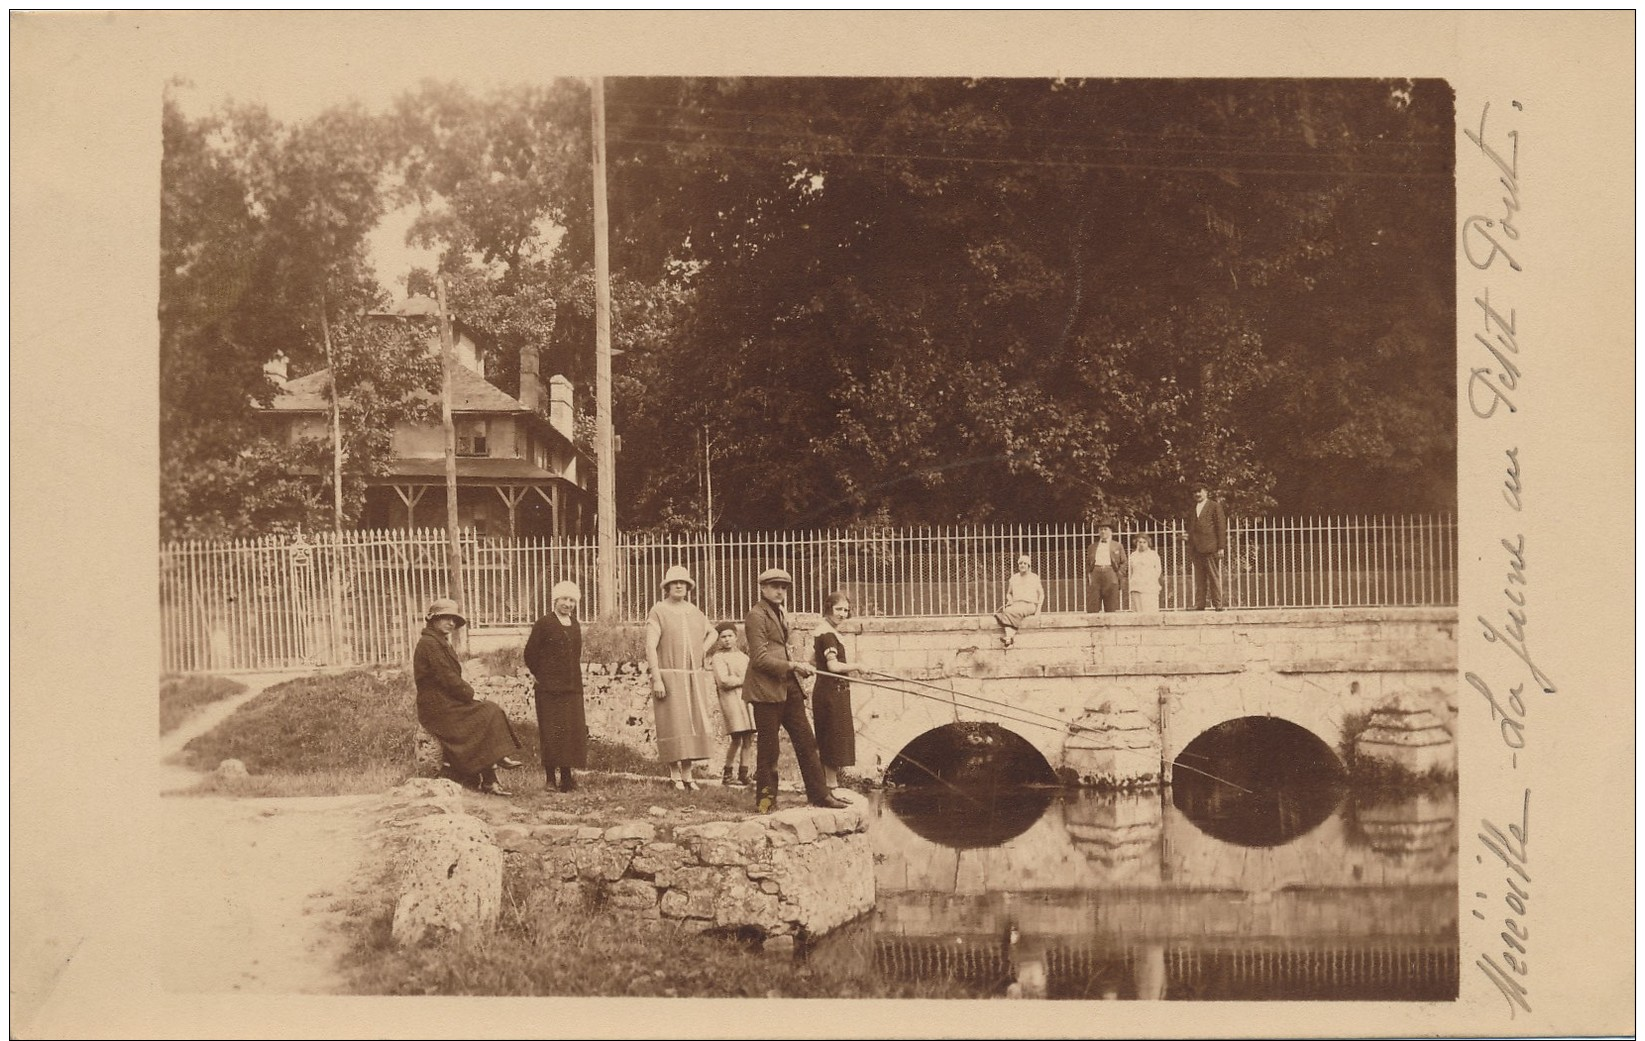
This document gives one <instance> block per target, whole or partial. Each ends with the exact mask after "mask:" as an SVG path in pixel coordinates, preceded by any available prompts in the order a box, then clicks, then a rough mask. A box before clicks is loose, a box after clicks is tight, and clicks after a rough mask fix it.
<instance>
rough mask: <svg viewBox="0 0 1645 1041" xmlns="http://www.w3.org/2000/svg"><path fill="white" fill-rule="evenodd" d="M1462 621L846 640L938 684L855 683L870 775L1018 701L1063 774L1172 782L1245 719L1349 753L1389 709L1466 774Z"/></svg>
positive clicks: (1034, 739)
mask: <svg viewBox="0 0 1645 1041" xmlns="http://www.w3.org/2000/svg"><path fill="white" fill-rule="evenodd" d="M1456 625H1457V616H1456V610H1455V609H1454V608H1343V609H1332V610H1322V609H1316V610H1236V611H1222V612H1188V611H1180V612H1165V613H1160V614H1152V615H1144V614H1136V613H1129V612H1124V613H1119V614H1097V615H1086V614H1046V615H1039V616H1036V617H1034V618H1031V619H1029V620H1028V623H1027V624H1026V625H1025V626H1024V627H1023V628H1022V630H1021V631H1020V632H1019V633H1018V635H1017V638H1016V642H1015V644H1014V646H1012V647H1011V648H1004V647H1002V646H1001V643H1000V638H999V626H998V623H996V622H995V621H994V620H993V619H991V618H896V619H890V618H888V619H880V618H866V619H855V620H853V621H851V622H848V623H847V624H846V625H845V626H844V627H842V636H843V637H844V639H845V642H846V653H847V656H848V657H849V658H850V659H851V660H852V661H856V662H862V663H866V664H868V665H869V666H871V667H872V668H875V669H879V670H883V671H885V672H887V673H892V674H895V675H898V676H902V677H908V678H911V679H915V680H923V681H926V682H927V683H928V684H931V686H925V687H918V686H912V685H908V686H906V688H905V689H906V691H907V693H899V692H896V691H894V690H887V689H884V688H873V687H869V686H867V685H864V684H858V685H857V686H856V687H855V688H854V690H853V707H854V709H855V711H856V713H857V728H858V735H859V736H858V761H859V763H861V764H863V765H862V766H861V767H860V769H862V771H863V772H864V773H867V774H870V775H871V776H872V775H877V774H878V773H879V772H881V771H883V770H884V769H885V767H887V766H889V765H890V762H891V759H892V758H893V757H894V756H895V755H896V754H897V752H898V751H900V750H901V749H902V748H904V747H906V746H907V744H908V742H910V741H912V740H913V739H914V738H916V737H918V736H919V735H920V734H923V733H925V732H926V731H928V730H930V729H932V728H934V727H938V726H942V725H945V724H948V723H954V722H958V721H962V720H984V721H986V720H991V719H996V718H997V716H998V714H999V713H1000V712H1005V713H1009V712H1011V711H1012V710H1013V709H1017V710H1019V712H1018V716H1019V718H1020V720H1021V722H1009V721H1004V720H1000V722H1001V725H1003V726H1005V727H1006V728H1007V729H1010V730H1012V731H1014V732H1015V733H1017V734H1019V735H1020V736H1022V737H1023V738H1024V739H1026V740H1027V741H1028V742H1029V743H1030V744H1032V745H1033V746H1034V747H1035V748H1036V749H1037V750H1039V751H1040V753H1041V754H1042V755H1044V756H1045V759H1046V761H1047V762H1048V763H1049V764H1050V765H1051V766H1052V768H1053V769H1056V770H1058V771H1059V772H1061V773H1062V774H1063V775H1064V776H1071V779H1077V780H1079V781H1080V782H1082V783H1086V784H1095V785H1099V786H1117V787H1125V786H1130V785H1139V784H1140V785H1146V784H1152V783H1156V782H1157V781H1158V780H1160V779H1162V778H1161V777H1160V771H1161V766H1162V763H1170V762H1171V761H1173V760H1174V759H1175V758H1176V756H1177V755H1178V754H1179V753H1180V752H1181V751H1182V749H1183V748H1184V747H1185V746H1186V745H1187V744H1188V743H1189V742H1190V741H1192V740H1193V739H1194V738H1195V737H1197V736H1198V735H1199V734H1201V733H1204V732H1205V730H1207V729H1209V728H1210V727H1212V726H1215V725H1217V724H1219V723H1222V722H1224V721H1226V720H1229V719H1233V718H1238V717H1240V716H1275V717H1279V718H1282V719H1286V720H1289V721H1290V722H1293V723H1296V724H1297V725H1298V726H1301V727H1303V728H1304V729H1306V730H1308V731H1310V732H1311V733H1313V734H1315V735H1316V736H1317V737H1319V738H1320V740H1322V741H1323V742H1325V743H1326V744H1327V745H1328V746H1330V747H1331V748H1333V749H1337V748H1339V747H1340V744H1341V741H1342V739H1343V738H1344V736H1345V735H1346V732H1347V731H1348V730H1349V729H1351V727H1352V724H1353V721H1354V720H1355V719H1365V718H1371V717H1375V719H1376V720H1377V721H1378V723H1379V725H1381V724H1387V725H1389V726H1393V725H1396V724H1397V725H1399V726H1403V727H1406V728H1407V729H1410V730H1411V731H1412V734H1413V736H1410V737H1405V738H1401V740H1405V741H1408V742H1410V743H1412V745H1413V746H1417V747H1420V753H1406V754H1407V756H1408V757H1414V756H1415V755H1416V754H1420V755H1421V757H1422V760H1421V761H1422V762H1423V763H1424V764H1427V765H1432V766H1434V767H1436V768H1438V769H1440V771H1441V772H1446V771H1447V770H1450V771H1454V762H1455V745H1454V741H1452V740H1451V739H1450V735H1451V734H1454V732H1455V716H1456V710H1457V674H1456V654H1457V651H1456ZM1379 736H1380V739H1381V740H1382V741H1383V744H1382V745H1381V746H1380V747H1391V746H1392V743H1393V740H1394V739H1393V738H1391V737H1388V736H1386V735H1381V732H1380V730H1379Z"/></svg>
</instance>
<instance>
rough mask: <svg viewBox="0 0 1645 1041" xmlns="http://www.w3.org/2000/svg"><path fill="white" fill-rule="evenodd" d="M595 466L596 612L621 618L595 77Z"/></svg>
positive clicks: (599, 104)
mask: <svg viewBox="0 0 1645 1041" xmlns="http://www.w3.org/2000/svg"><path fill="white" fill-rule="evenodd" d="M589 93H590V96H591V97H592V99H593V105H594V454H595V460H594V466H595V468H596V469H597V470H598V475H597V476H598V485H599V487H598V501H597V503H596V514H595V516H596V520H597V522H598V525H599V529H598V530H599V536H598V539H597V545H598V547H599V555H600V561H599V572H598V575H597V584H598V592H599V609H598V613H599V616H600V617H601V618H607V619H610V618H615V617H616V615H617V460H616V452H615V451H614V450H613V445H612V433H611V242H610V235H611V228H610V223H611V222H610V217H609V216H608V215H607V213H606V200H605V78H604V77H602V76H596V77H594V82H593V85H592V89H591V90H590V92H589Z"/></svg>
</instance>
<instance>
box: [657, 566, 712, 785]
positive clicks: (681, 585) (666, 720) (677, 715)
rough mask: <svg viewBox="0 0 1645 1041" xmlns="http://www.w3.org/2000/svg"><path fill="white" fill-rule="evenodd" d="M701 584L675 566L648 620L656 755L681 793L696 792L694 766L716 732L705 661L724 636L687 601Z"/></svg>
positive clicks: (707, 753)
mask: <svg viewBox="0 0 1645 1041" xmlns="http://www.w3.org/2000/svg"><path fill="white" fill-rule="evenodd" d="M696 586H697V583H696V582H694V581H693V580H692V578H691V573H690V572H688V571H687V570H686V569H685V568H683V567H680V566H678V565H675V566H674V567H671V568H669V569H668V573H667V574H665V575H664V576H663V599H661V600H659V601H658V602H657V603H656V605H655V606H653V607H652V608H651V614H650V615H649V616H648V617H647V618H646V622H645V660H646V664H648V665H649V666H651V696H652V705H653V711H654V712H655V713H656V724H657V757H658V758H659V759H661V760H662V761H663V762H665V763H667V764H668V777H669V780H670V781H672V782H673V784H674V787H675V788H677V789H690V790H692V791H696V789H697V779H696V777H695V775H694V773H693V771H694V766H693V764H694V763H696V762H698V761H700V760H704V759H707V758H709V757H710V756H711V755H713V754H714V751H713V740H714V734H713V731H712V730H710V729H709V726H708V710H709V706H710V705H712V704H714V703H715V697H714V677H713V676H712V675H711V674H710V673H709V672H708V670H707V669H706V668H705V667H704V664H703V662H704V658H705V657H706V656H707V654H708V651H709V649H710V648H712V647H713V646H714V644H715V642H716V641H717V640H718V639H719V633H717V632H715V631H714V627H713V626H712V625H709V624H708V619H707V618H706V617H704V616H703V613H702V612H701V611H699V610H697V605H696V604H693V603H692V602H691V601H690V600H688V599H686V597H687V596H688V595H689V593H690V592H691V591H692V590H693V589H695V588H696Z"/></svg>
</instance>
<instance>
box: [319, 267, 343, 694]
mask: <svg viewBox="0 0 1645 1041" xmlns="http://www.w3.org/2000/svg"><path fill="white" fill-rule="evenodd" d="M326 310H327V309H326V294H325V290H324V289H321V291H320V338H321V339H322V340H324V341H325V345H326V371H327V372H329V373H330V374H331V536H332V549H331V569H330V574H329V576H328V578H329V581H328V582H327V583H326V584H327V586H328V587H329V593H330V595H331V627H330V631H331V654H330V655H329V656H328V657H329V659H330V664H332V665H340V664H342V663H343V659H344V658H345V657H348V656H347V655H345V654H344V653H343V591H342V589H341V587H340V585H339V583H340V582H341V581H342V574H341V572H342V567H343V408H342V404H341V402H340V400H339V392H338V390H337V359H336V358H335V357H334V356H333V355H332V352H331V317H330V316H329V315H327V314H326Z"/></svg>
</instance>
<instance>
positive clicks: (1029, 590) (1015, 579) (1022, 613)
mask: <svg viewBox="0 0 1645 1041" xmlns="http://www.w3.org/2000/svg"><path fill="white" fill-rule="evenodd" d="M1044 606H1045V586H1044V585H1042V584H1041V583H1040V576H1038V575H1036V574H1034V562H1033V560H1031V559H1030V558H1029V556H1028V554H1026V553H1024V554H1023V555H1022V556H1020V557H1018V558H1017V571H1016V573H1015V574H1013V575H1012V576H1011V581H1009V582H1007V583H1006V586H1005V606H1004V607H1002V608H1000V609H999V610H998V611H995V612H994V620H995V621H997V622H999V623H1000V628H1001V629H1002V630H1004V632H1003V633H1002V635H1001V636H1000V642H1001V643H1003V644H1004V645H1005V646H1007V647H1009V646H1011V644H1012V643H1013V642H1014V641H1015V640H1016V638H1017V630H1018V629H1020V628H1022V623H1023V622H1025V621H1027V620H1028V618H1029V617H1030V616H1032V615H1037V614H1039V613H1040V608H1041V607H1044Z"/></svg>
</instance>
